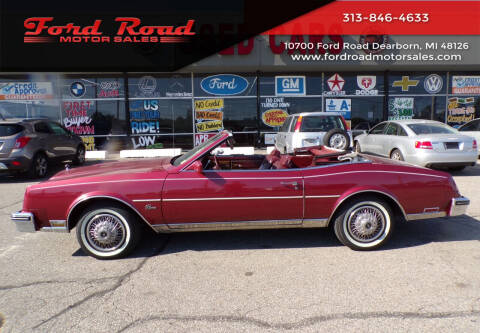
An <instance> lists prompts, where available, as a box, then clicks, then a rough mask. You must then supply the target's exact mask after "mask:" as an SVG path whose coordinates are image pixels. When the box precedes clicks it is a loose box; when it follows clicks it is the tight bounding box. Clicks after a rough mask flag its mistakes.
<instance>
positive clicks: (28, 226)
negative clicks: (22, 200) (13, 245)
mask: <svg viewBox="0 0 480 333" xmlns="http://www.w3.org/2000/svg"><path fill="white" fill-rule="evenodd" d="M10 219H11V220H12V221H13V222H14V223H15V225H16V226H17V230H18V231H20V232H35V217H34V216H33V214H32V213H29V212H16V213H12V215H10Z"/></svg>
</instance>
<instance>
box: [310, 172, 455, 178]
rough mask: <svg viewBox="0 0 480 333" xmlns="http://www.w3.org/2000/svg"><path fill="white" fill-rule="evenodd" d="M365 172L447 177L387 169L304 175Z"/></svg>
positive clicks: (313, 176)
mask: <svg viewBox="0 0 480 333" xmlns="http://www.w3.org/2000/svg"><path fill="white" fill-rule="evenodd" d="M363 172H367V173H369V172H372V173H389V174H392V173H395V174H405V175H414V176H427V177H435V178H443V179H446V178H447V177H445V176H438V175H429V174H426V173H416V172H407V171H387V170H358V171H342V172H336V173H329V174H325V175H312V176H304V177H305V178H315V177H325V176H336V175H344V174H347V173H363Z"/></svg>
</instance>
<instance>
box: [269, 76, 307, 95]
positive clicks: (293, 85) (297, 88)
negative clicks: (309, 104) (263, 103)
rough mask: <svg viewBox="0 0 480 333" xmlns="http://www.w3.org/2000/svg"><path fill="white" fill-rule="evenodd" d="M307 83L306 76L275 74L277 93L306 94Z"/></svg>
mask: <svg viewBox="0 0 480 333" xmlns="http://www.w3.org/2000/svg"><path fill="white" fill-rule="evenodd" d="M305 85H306V83H305V76H275V95H276V96H297V95H305V90H306V88H305Z"/></svg>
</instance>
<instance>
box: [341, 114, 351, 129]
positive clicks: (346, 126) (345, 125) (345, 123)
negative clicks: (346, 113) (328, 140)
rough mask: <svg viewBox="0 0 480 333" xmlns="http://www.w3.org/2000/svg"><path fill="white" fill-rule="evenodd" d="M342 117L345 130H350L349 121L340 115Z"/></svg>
mask: <svg viewBox="0 0 480 333" xmlns="http://www.w3.org/2000/svg"><path fill="white" fill-rule="evenodd" d="M340 118H341V119H342V123H343V127H345V131H348V130H349V129H350V127H348V124H347V121H346V120H345V118H343V116H340Z"/></svg>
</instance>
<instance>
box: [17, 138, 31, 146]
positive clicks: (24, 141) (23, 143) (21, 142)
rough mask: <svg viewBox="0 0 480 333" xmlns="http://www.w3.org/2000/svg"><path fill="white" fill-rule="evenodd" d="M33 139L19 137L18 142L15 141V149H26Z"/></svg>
mask: <svg viewBox="0 0 480 333" xmlns="http://www.w3.org/2000/svg"><path fill="white" fill-rule="evenodd" d="M30 139H31V138H29V137H28V136H22V137H19V138H18V139H17V140H16V141H15V148H16V149H21V148H23V147H25V146H26V145H27V143H28V141H30Z"/></svg>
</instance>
